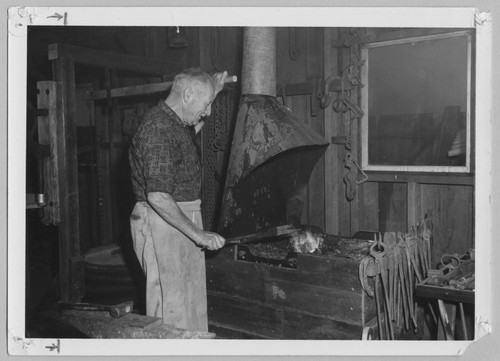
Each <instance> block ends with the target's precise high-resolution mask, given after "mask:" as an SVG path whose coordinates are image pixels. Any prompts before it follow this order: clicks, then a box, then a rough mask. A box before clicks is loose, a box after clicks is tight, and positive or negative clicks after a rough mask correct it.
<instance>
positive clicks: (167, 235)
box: [130, 200, 208, 331]
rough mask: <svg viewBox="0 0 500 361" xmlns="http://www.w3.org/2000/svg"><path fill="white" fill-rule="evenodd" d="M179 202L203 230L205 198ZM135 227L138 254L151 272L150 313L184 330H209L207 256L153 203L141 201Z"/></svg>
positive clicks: (148, 284)
mask: <svg viewBox="0 0 500 361" xmlns="http://www.w3.org/2000/svg"><path fill="white" fill-rule="evenodd" d="M177 204H178V205H179V208H180V209H181V210H182V211H183V212H184V214H185V215H186V216H187V217H188V218H189V219H190V220H191V221H192V222H193V223H195V224H196V225H197V226H199V227H200V228H201V227H202V218H201V211H200V204H201V202H200V200H196V201H192V202H178V203H177ZM130 225H131V231H132V239H133V242H134V249H135V253H136V255H137V258H138V259H139V262H140V264H141V266H142V269H143V270H144V273H145V274H146V315H148V316H153V317H161V318H163V322H164V323H168V324H172V325H173V326H175V327H178V328H183V329H187V330H193V331H194V330H197V331H207V330H208V322H207V290H206V274H205V253H204V252H202V251H201V249H200V248H199V247H197V246H196V245H195V244H194V242H193V241H191V240H190V239H189V238H187V237H186V236H184V234H182V233H181V232H179V231H178V230H177V229H176V228H174V227H172V226H170V225H169V224H168V223H167V222H165V221H164V220H163V219H162V218H161V217H160V216H159V215H158V213H156V211H155V210H154V209H153V208H151V206H150V205H149V204H148V203H147V202H137V203H136V205H135V207H134V210H133V211H132V215H131V217H130Z"/></svg>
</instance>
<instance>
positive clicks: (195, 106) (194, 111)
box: [183, 84, 214, 126]
mask: <svg viewBox="0 0 500 361" xmlns="http://www.w3.org/2000/svg"><path fill="white" fill-rule="evenodd" d="M213 99H214V88H213V85H212V84H206V85H205V86H198V87H196V88H194V91H193V92H192V95H191V96H190V97H189V99H188V100H187V101H186V107H185V111H184V119H183V120H184V122H186V124H187V125H190V126H195V125H197V124H198V123H199V122H200V120H201V118H202V117H205V116H208V115H210V113H211V111H212V101H213Z"/></svg>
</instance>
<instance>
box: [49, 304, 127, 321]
mask: <svg viewBox="0 0 500 361" xmlns="http://www.w3.org/2000/svg"><path fill="white" fill-rule="evenodd" d="M58 306H59V309H62V310H79V311H108V312H109V314H110V315H111V317H114V318H118V317H122V316H125V315H126V314H127V313H130V312H132V310H133V308H134V302H133V301H126V302H122V303H119V304H117V305H100V304H95V303H70V302H59V303H58Z"/></svg>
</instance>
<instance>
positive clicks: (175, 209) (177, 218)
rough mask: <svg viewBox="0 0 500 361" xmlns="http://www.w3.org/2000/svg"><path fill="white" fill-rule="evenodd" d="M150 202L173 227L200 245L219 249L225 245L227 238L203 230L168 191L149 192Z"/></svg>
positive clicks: (210, 248)
mask: <svg viewBox="0 0 500 361" xmlns="http://www.w3.org/2000/svg"><path fill="white" fill-rule="evenodd" d="M148 203H149V204H150V205H151V207H152V208H153V209H154V210H155V211H156V212H157V213H158V214H159V215H160V217H161V218H163V219H164V220H165V222H167V223H168V224H170V225H171V226H172V227H175V228H177V229H178V230H179V231H180V232H182V233H183V234H184V235H185V236H186V237H188V238H190V239H191V240H193V242H194V243H196V244H197V245H198V246H200V247H206V248H207V249H209V250H217V249H219V248H221V247H222V246H224V243H225V239H224V238H223V237H222V236H220V235H218V234H217V233H214V232H208V231H203V230H202V229H200V228H199V227H197V226H196V225H195V224H194V223H193V222H191V220H189V219H188V218H187V217H186V215H185V214H184V213H183V212H182V210H181V209H180V208H179V206H178V205H177V203H176V202H175V200H174V199H173V198H172V196H171V195H170V194H168V193H162V192H150V193H148Z"/></svg>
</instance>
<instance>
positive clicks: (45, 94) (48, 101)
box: [37, 81, 61, 225]
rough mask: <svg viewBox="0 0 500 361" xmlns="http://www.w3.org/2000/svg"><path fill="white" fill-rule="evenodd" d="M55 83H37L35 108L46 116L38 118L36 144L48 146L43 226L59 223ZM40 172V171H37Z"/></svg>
mask: <svg viewBox="0 0 500 361" xmlns="http://www.w3.org/2000/svg"><path fill="white" fill-rule="evenodd" d="M56 92H57V83H56V82H54V81H39V82H37V107H38V108H39V109H47V110H48V115H47V116H39V117H38V143H39V144H41V145H48V146H49V156H47V157H44V159H43V183H44V189H43V192H44V194H45V207H44V208H43V218H42V222H43V223H44V224H47V225H48V224H52V225H58V224H59V223H60V222H61V214H60V208H59V182H58V177H59V165H58V163H57V159H58V154H59V152H58V148H57V146H58V141H57V140H58V138H59V136H58V133H57V125H58V123H59V121H58V114H59V113H58V112H59V111H60V109H57V101H56V100H57V94H56ZM39 171H41V170H39Z"/></svg>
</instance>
